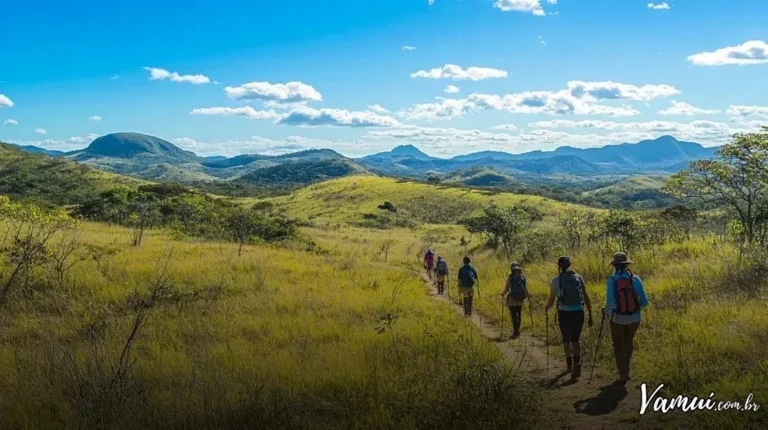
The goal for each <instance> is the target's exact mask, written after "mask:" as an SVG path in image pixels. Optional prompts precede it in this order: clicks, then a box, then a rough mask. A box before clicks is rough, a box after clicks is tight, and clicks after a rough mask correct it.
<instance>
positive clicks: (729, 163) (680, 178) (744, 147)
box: [664, 127, 768, 244]
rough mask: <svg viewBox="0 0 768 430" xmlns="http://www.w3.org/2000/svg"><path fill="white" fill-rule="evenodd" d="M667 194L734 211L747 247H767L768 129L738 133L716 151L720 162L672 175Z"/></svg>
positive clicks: (708, 162) (705, 162)
mask: <svg viewBox="0 0 768 430" xmlns="http://www.w3.org/2000/svg"><path fill="white" fill-rule="evenodd" d="M664 191H665V192H667V193H670V194H672V195H674V196H677V197H683V198H691V199H699V200H703V201H708V202H713V203H716V204H718V205H719V206H722V207H725V208H727V209H729V210H730V211H732V212H733V213H734V214H735V215H736V217H737V219H738V220H739V222H740V223H741V224H742V225H743V227H744V240H745V241H746V242H747V243H748V244H752V243H754V242H759V243H760V244H765V239H766V237H765V235H761V234H759V233H760V231H761V230H764V229H762V228H761V226H760V223H763V222H765V221H764V220H766V219H768V212H767V211H768V204H766V201H768V127H763V131H762V132H758V133H747V134H737V135H736V136H734V139H733V141H732V142H731V143H728V144H726V145H723V146H722V147H720V149H718V151H717V159H714V160H698V161H694V162H692V163H691V164H690V166H689V167H688V169H686V170H683V171H682V172H679V173H677V174H675V175H673V176H672V177H671V178H670V179H669V180H668V181H667V184H666V186H665V187H664Z"/></svg>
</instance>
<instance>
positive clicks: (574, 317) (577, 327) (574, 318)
mask: <svg viewBox="0 0 768 430" xmlns="http://www.w3.org/2000/svg"><path fill="white" fill-rule="evenodd" d="M557 317H558V319H559V325H560V333H561V334H562V335H563V342H568V343H570V342H578V341H579V338H580V337H581V329H583V328H584V311H557Z"/></svg>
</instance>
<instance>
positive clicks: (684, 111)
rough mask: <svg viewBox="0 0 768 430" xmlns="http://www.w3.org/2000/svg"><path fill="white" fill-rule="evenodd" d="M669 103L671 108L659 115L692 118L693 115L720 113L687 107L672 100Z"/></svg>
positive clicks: (660, 112)
mask: <svg viewBox="0 0 768 430" xmlns="http://www.w3.org/2000/svg"><path fill="white" fill-rule="evenodd" d="M670 103H671V104H672V106H671V107H668V108H667V109H664V110H660V111H659V115H686V116H694V115H714V114H717V113H720V111H719V110H715V109H701V108H697V107H696V106H692V105H689V104H688V103H683V102H678V101H674V100H672V101H671V102H670Z"/></svg>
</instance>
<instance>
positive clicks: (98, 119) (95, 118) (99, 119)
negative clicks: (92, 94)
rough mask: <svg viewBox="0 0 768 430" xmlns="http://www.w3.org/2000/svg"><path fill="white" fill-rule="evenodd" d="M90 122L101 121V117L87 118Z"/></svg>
mask: <svg viewBox="0 0 768 430" xmlns="http://www.w3.org/2000/svg"><path fill="white" fill-rule="evenodd" d="M88 119H90V120H91V121H101V117H100V116H99V115H93V116H90V117H88Z"/></svg>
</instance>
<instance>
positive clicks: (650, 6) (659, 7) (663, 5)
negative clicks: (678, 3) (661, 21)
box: [648, 2, 672, 10]
mask: <svg viewBox="0 0 768 430" xmlns="http://www.w3.org/2000/svg"><path fill="white" fill-rule="evenodd" d="M648 9H654V10H670V9H672V6H670V5H669V3H667V2H664V3H648Z"/></svg>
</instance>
